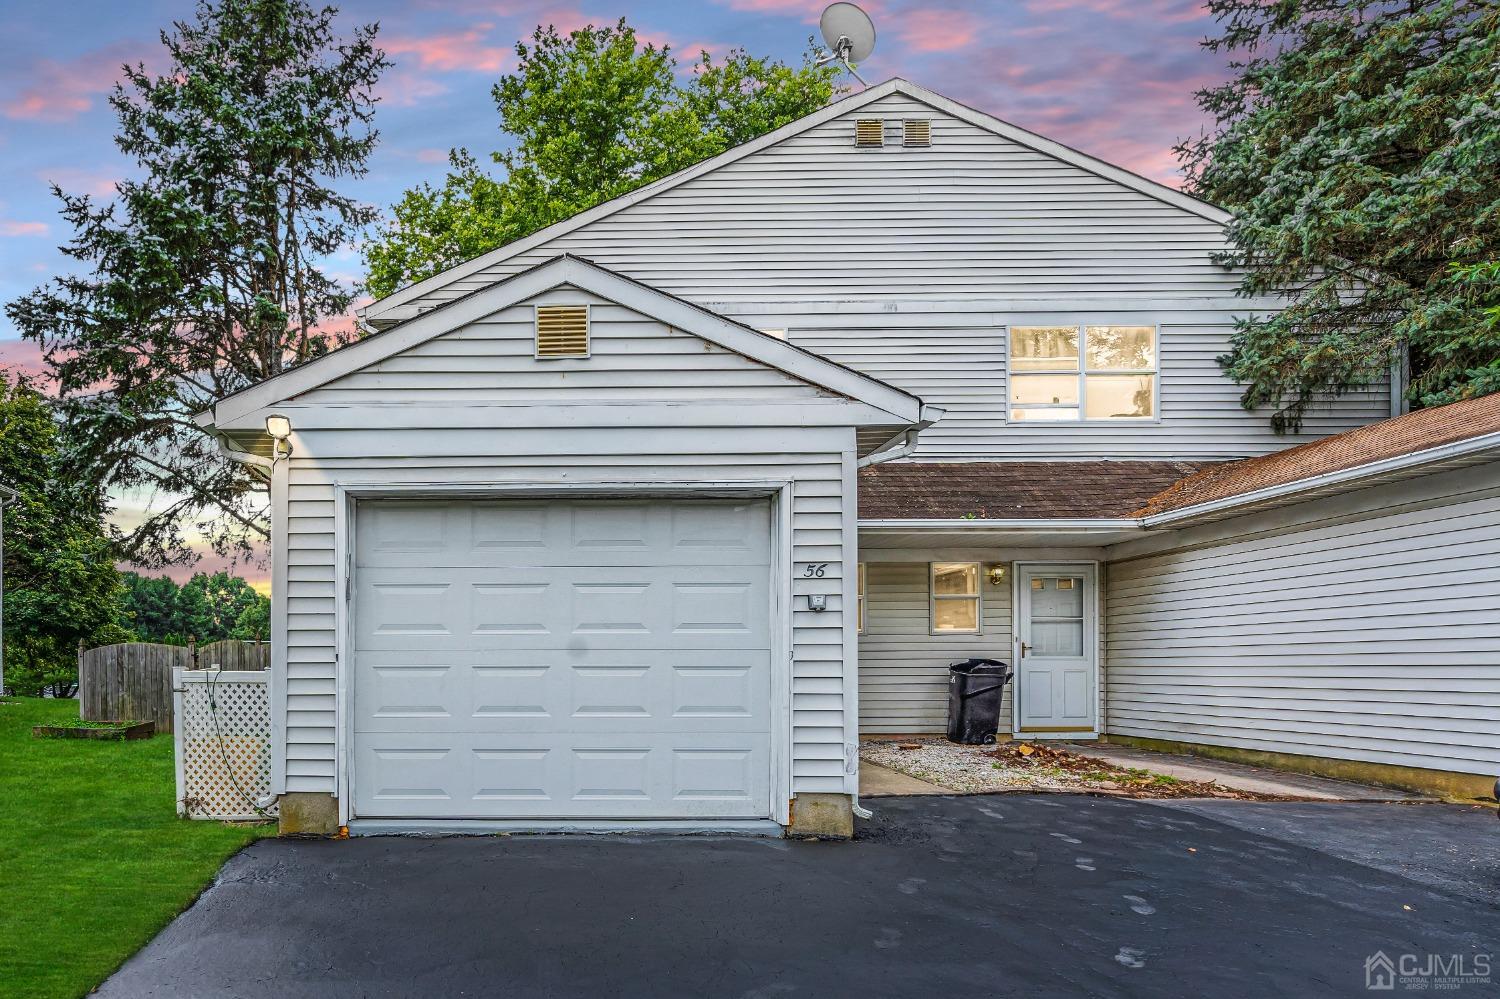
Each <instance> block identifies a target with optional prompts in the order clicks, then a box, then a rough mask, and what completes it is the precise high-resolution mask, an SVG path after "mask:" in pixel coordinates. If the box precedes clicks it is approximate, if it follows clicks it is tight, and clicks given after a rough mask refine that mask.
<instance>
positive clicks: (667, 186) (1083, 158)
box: [359, 77, 1229, 325]
mask: <svg viewBox="0 0 1500 999" xmlns="http://www.w3.org/2000/svg"><path fill="white" fill-rule="evenodd" d="M893 94H901V95H902V96H905V97H908V98H911V99H913V100H916V101H919V102H921V103H923V104H926V105H928V106H929V107H931V108H932V109H933V110H934V111H936V112H939V113H942V114H947V115H950V116H952V117H953V118H956V119H958V120H961V121H965V122H967V123H969V124H970V125H973V126H975V127H978V128H981V129H984V130H986V131H989V132H991V133H994V134H996V135H999V136H1001V137H1003V138H1006V139H1009V140H1010V141H1013V142H1016V143H1019V144H1021V145H1023V146H1026V147H1028V148H1031V149H1033V150H1035V151H1037V152H1039V153H1042V154H1043V155H1047V156H1051V157H1053V158H1055V159H1058V160H1061V161H1063V162H1067V163H1070V164H1072V165H1074V166H1077V167H1079V168H1081V169H1083V170H1086V171H1088V172H1090V173H1093V174H1095V175H1096V176H1099V177H1102V178H1104V179H1106V180H1109V181H1112V182H1114V183H1117V184H1120V185H1122V186H1124V187H1127V188H1130V189H1132V190H1135V191H1137V192H1138V193H1141V194H1144V195H1146V196H1148V197H1151V198H1154V199H1156V200H1158V201H1161V202H1164V203H1166V204H1169V205H1171V206H1173V207H1176V208H1178V209H1181V210H1183V211H1185V212H1188V213H1190V214H1193V215H1197V216H1199V217H1201V218H1204V219H1207V220H1209V221H1211V222H1215V223H1219V224H1223V223H1224V222H1227V221H1228V220H1229V215H1228V213H1226V212H1224V211H1222V210H1221V209H1219V208H1216V207H1214V206H1212V205H1209V204H1207V203H1206V202H1202V201H1199V200H1198V199H1196V198H1194V197H1192V196H1191V195H1188V194H1185V193H1183V192H1182V191H1179V190H1176V189H1175V188H1172V187H1168V186H1167V185H1165V184H1160V183H1157V182H1156V181H1153V180H1149V179H1147V178H1145V177H1142V176H1140V175H1139V174H1135V173H1132V172H1130V171H1129V170H1126V169H1124V168H1123V167H1118V166H1115V165H1113V164H1111V163H1107V162H1105V161H1104V160H1100V159H1097V158H1095V157H1093V156H1089V155H1088V154H1086V153H1082V152H1080V151H1078V150H1076V149H1073V148H1071V147H1069V146H1066V145H1064V144H1062V143H1060V142H1056V141H1054V140H1052V139H1048V138H1046V137H1045V136H1042V135H1038V134H1037V133H1035V132H1030V131H1027V130H1026V129H1024V128H1021V127H1019V126H1017V125H1012V124H1011V123H1009V122H1007V121H1003V120H1001V119H1000V118H996V117H994V116H993V115H990V114H986V113H985V112H982V111H978V110H975V109H974V108H971V107H969V106H967V105H964V104H961V103H959V102H958V101H955V100H952V99H951V98H948V97H944V96H943V95H941V94H939V93H937V92H935V91H932V90H929V89H927V88H926V87H922V86H920V85H918V84H916V83H913V82H911V81H910V80H906V79H903V78H900V77H892V78H891V79H888V80H885V81H883V82H881V83H878V84H876V85H874V86H872V87H868V88H866V89H865V90H862V91H859V92H857V93H854V94H850V95H848V96H846V97H844V98H842V99H840V100H837V101H834V102H833V103H831V104H829V105H827V106H826V107H823V108H820V109H819V110H817V111H814V112H813V113H811V114H808V115H805V116H803V117H802V118H798V119H797V120H796V121H792V122H789V123H787V124H786V125H783V126H782V127H781V128H778V129H775V130H773V131H771V132H767V133H766V134H765V135H762V136H760V137H759V138H756V139H752V140H750V141H749V142H746V143H743V144H741V145H739V146H735V147H734V148H733V149H728V150H725V151H724V152H722V153H720V154H719V155H717V156H712V157H710V158H708V159H706V160H703V161H702V162H700V163H696V164H694V165H693V166H690V167H687V168H685V169H683V170H679V171H678V172H677V173H674V174H670V175H669V176H666V177H662V178H660V179H658V180H655V181H652V182H651V183H649V184H645V185H643V186H641V187H639V188H636V189H635V190H634V191H631V192H629V193H627V194H622V195H620V196H619V197H617V198H613V199H611V200H609V201H605V202H602V203H601V204H598V205H595V206H594V207H592V208H589V209H586V210H585V211H582V212H579V213H578V214H576V215H573V216H570V217H569V218H566V219H562V220H560V221H558V222H554V223H553V224H552V225H549V226H546V227H545V228H542V229H539V230H538V231H536V232H534V233H532V234H531V235H529V236H523V237H522V238H520V239H517V240H513V241H511V242H509V243H506V244H504V245H503V246H499V247H496V248H495V249H493V250H489V251H487V252H485V253H481V254H479V255H478V256H476V257H472V258H470V259H469V260H466V261H464V262H463V263H460V264H455V265H454V266H452V267H450V268H448V269H447V270H445V271H441V272H440V273H438V274H434V275H432V276H431V277H428V278H425V279H423V280H421V281H418V282H416V283H414V284H411V285H408V286H406V287H405V288H402V289H400V290H398V291H395V292H393V293H391V294H390V295H388V296H386V297H385V298H383V299H381V300H379V301H378V302H374V303H371V304H370V305H368V306H366V307H364V308H363V309H360V310H359V315H360V316H361V317H362V318H363V319H365V320H366V321H368V322H370V323H372V324H374V325H389V323H390V322H392V321H393V320H394V319H395V318H396V317H397V316H400V315H402V313H401V312H394V311H393V310H397V309H399V308H400V307H401V306H404V305H408V304H410V303H412V302H414V301H417V300H419V299H422V298H423V297H425V296H426V295H428V294H430V293H432V292H434V291H436V290H438V289H440V288H443V287H446V286H447V285H449V284H452V283H453V282H455V281H460V280H462V279H464V278H467V277H470V276H472V275H474V274H476V273H478V272H480V271H483V270H485V269H486V268H488V267H491V266H494V265H495V264H498V263H500V262H502V261H504V260H507V259H509V258H510V257H513V256H516V255H518V254H522V253H525V252H527V251H529V250H532V249H535V248H536V247H538V246H541V245H543V244H545V243H547V242H548V241H550V240H553V239H556V238H558V237H559V236H563V235H565V234H567V233H570V232H572V231H574V230H576V229H580V228H582V227H584V226H586V225H589V224H590V223H592V222H595V221H598V220H599V219H603V218H607V217H608V216H610V215H613V214H615V213H617V212H619V211H622V210H624V209H626V208H629V207H631V206H632V205H636V204H639V203H640V202H643V201H646V200H648V199H650V198H653V197H655V196H656V195H658V194H661V193H663V192H665V191H669V190H671V189H673V188H675V187H677V186H679V185H681V184H685V183H688V182H689V181H692V180H694V179H696V178H698V177H701V176H703V175H705V174H708V173H711V172H713V171H714V170H717V169H719V168H721V167H724V166H727V165H729V164H731V163H734V162H737V161H739V160H741V159H744V158H745V157H747V156H751V155H753V154H755V153H757V152H759V151H761V150H762V149H766V148H767V147H770V146H773V145H776V144H777V143H780V142H782V141H784V140H786V139H789V138H792V137H793V136H797V135H800V134H802V133H803V132H806V131H809V130H811V129H813V128H816V127H818V126H820V125H823V124H825V123H827V122H829V121H833V120H835V119H837V118H839V117H841V116H843V115H847V114H849V113H851V112H854V111H858V110H859V109H860V108H863V107H866V106H868V105H870V104H872V103H875V102H877V101H879V100H881V99H882V98H886V97H890V96H891V95H893ZM405 311H406V312H407V313H409V311H410V310H405ZM388 313H389V314H390V315H387V314H388ZM383 316H385V317H386V318H384V319H382V317H383Z"/></svg>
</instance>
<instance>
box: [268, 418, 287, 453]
mask: <svg viewBox="0 0 1500 999" xmlns="http://www.w3.org/2000/svg"><path fill="white" fill-rule="evenodd" d="M266 434H267V435H268V436H269V437H270V438H271V461H272V462H275V461H278V460H280V459H282V458H290V457H291V456H292V445H291V443H290V442H289V441H288V440H287V438H289V437H291V436H292V421H291V420H290V419H288V418H287V417H285V416H282V415H281V414H280V413H272V414H271V415H270V416H268V417H266Z"/></svg>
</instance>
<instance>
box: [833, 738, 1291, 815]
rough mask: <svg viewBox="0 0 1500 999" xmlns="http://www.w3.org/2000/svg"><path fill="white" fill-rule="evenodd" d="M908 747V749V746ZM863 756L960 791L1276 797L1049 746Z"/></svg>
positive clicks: (920, 744) (930, 746) (951, 747)
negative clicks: (1129, 765)
mask: <svg viewBox="0 0 1500 999" xmlns="http://www.w3.org/2000/svg"><path fill="white" fill-rule="evenodd" d="M903 747H906V748H903ZM859 755H860V759H862V760H866V761H868V762H870V763H875V764H879V765H880V766H883V767H889V768H890V769H892V770H896V771H899V772H901V773H904V774H907V775H909V776H912V777H917V778H919V779H921V780H925V781H929V782H931V783H933V784H937V785H939V786H940V787H946V788H951V789H952V790H954V791H963V792H974V791H1012V790H1025V791H1093V792H1098V793H1102V794H1118V795H1125V796H1129V797H1132V798H1238V799H1242V800H1250V801H1275V800H1279V799H1278V798H1277V797H1276V796H1275V795H1269V794H1258V793H1255V792H1253V791H1242V790H1238V789H1231V788H1227V787H1224V786H1222V785H1220V784H1217V783H1213V782H1208V783H1201V782H1195V781H1184V780H1179V779H1178V778H1175V777H1171V776H1168V775H1165V774H1157V773H1153V772H1151V771H1150V770H1146V769H1140V768H1130V769H1126V768H1123V767H1120V766H1116V765H1114V764H1112V763H1107V762H1105V761H1103V760H1096V759H1094V758H1093V757H1090V756H1088V755H1087V754H1086V753H1074V752H1069V751H1067V750H1063V749H1058V748H1056V747H1054V746H1048V745H1044V744H1030V745H1028V744H1026V743H1003V744H1001V745H999V746H960V745H957V744H955V743H951V742H949V741H948V740H946V739H917V740H900V741H886V742H865V743H861V745H860V752H859Z"/></svg>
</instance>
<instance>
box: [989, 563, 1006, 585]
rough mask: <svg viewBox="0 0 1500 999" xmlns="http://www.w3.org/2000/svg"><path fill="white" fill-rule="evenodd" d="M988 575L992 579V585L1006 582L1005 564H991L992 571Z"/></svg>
mask: <svg viewBox="0 0 1500 999" xmlns="http://www.w3.org/2000/svg"><path fill="white" fill-rule="evenodd" d="M988 576H989V580H990V585H991V586H999V585H1000V584H1001V583H1003V582H1005V566H1003V565H992V566H990V571H989V573H988Z"/></svg>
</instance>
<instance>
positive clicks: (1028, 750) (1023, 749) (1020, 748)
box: [1016, 742, 1036, 756]
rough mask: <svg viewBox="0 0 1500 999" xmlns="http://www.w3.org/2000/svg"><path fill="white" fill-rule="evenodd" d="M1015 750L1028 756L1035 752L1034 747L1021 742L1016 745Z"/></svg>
mask: <svg viewBox="0 0 1500 999" xmlns="http://www.w3.org/2000/svg"><path fill="white" fill-rule="evenodd" d="M1016 752H1018V753H1020V754H1021V755H1022V756H1030V755H1031V754H1032V753H1034V752H1036V747H1035V746H1028V745H1026V743H1024V742H1023V743H1021V745H1020V746H1018V747H1016Z"/></svg>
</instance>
